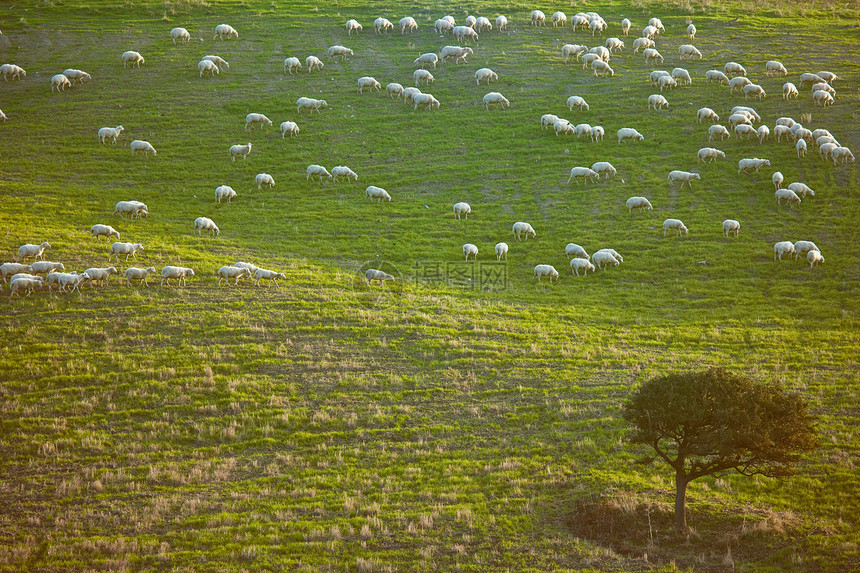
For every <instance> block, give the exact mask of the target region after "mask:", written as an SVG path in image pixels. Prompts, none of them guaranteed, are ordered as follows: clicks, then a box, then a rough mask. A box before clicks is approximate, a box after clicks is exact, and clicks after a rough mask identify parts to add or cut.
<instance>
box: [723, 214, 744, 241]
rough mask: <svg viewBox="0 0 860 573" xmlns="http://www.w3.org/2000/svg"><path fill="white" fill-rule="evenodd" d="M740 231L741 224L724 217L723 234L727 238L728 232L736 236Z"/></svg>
mask: <svg viewBox="0 0 860 573" xmlns="http://www.w3.org/2000/svg"><path fill="white" fill-rule="evenodd" d="M740 232H741V224H740V223H738V222H737V221H735V220H734V219H726V220H725V221H723V235H725V237H726V238H727V239H728V238H729V233H733V236H734V237H737V236H738V233H740Z"/></svg>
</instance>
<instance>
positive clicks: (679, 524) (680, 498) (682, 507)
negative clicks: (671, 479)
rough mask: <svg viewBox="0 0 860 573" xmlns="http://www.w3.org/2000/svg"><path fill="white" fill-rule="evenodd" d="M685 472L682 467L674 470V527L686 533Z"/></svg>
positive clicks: (683, 533)
mask: <svg viewBox="0 0 860 573" xmlns="http://www.w3.org/2000/svg"><path fill="white" fill-rule="evenodd" d="M687 483H688V481H687V474H686V473H684V470H683V469H680V470H676V471H675V529H677V530H678V533H680V534H682V535H686V534H687Z"/></svg>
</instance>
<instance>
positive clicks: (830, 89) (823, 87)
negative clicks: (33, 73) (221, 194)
mask: <svg viewBox="0 0 860 573" xmlns="http://www.w3.org/2000/svg"><path fill="white" fill-rule="evenodd" d="M63 75H66V74H65V73H63ZM818 90H824V91H826V92H827V93H829V94H830V95H832V96H833V97H836V90H835V89H833V87H832V86H831V85H830V84H828V83H827V82H821V83H818V84H815V85H813V86H812V93H813V94H814V93H815V92H817V91H818Z"/></svg>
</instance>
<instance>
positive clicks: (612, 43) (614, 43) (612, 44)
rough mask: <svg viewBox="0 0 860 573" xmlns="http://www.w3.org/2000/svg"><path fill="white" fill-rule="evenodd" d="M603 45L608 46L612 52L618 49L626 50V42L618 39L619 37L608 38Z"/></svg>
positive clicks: (620, 50)
mask: <svg viewBox="0 0 860 573" xmlns="http://www.w3.org/2000/svg"><path fill="white" fill-rule="evenodd" d="M603 45H604V46H606V48H607V49H608V50H609V51H610V52H613V51H616V50H617V51H619V52H622V51H624V42H622V41H621V40H620V39H618V38H607V39H606V42H605V43H604V44H603Z"/></svg>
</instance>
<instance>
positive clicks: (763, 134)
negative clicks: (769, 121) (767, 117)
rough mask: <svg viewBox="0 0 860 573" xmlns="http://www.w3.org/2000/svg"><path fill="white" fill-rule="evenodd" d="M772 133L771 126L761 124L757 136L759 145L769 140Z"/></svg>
mask: <svg viewBox="0 0 860 573" xmlns="http://www.w3.org/2000/svg"><path fill="white" fill-rule="evenodd" d="M769 135H770V128H769V127H768V126H766V125H760V126H759V127H758V129H757V130H756V136H757V137H758V142H759V145H761V144H762V143H764V142H765V141H767V138H768V136H769Z"/></svg>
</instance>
